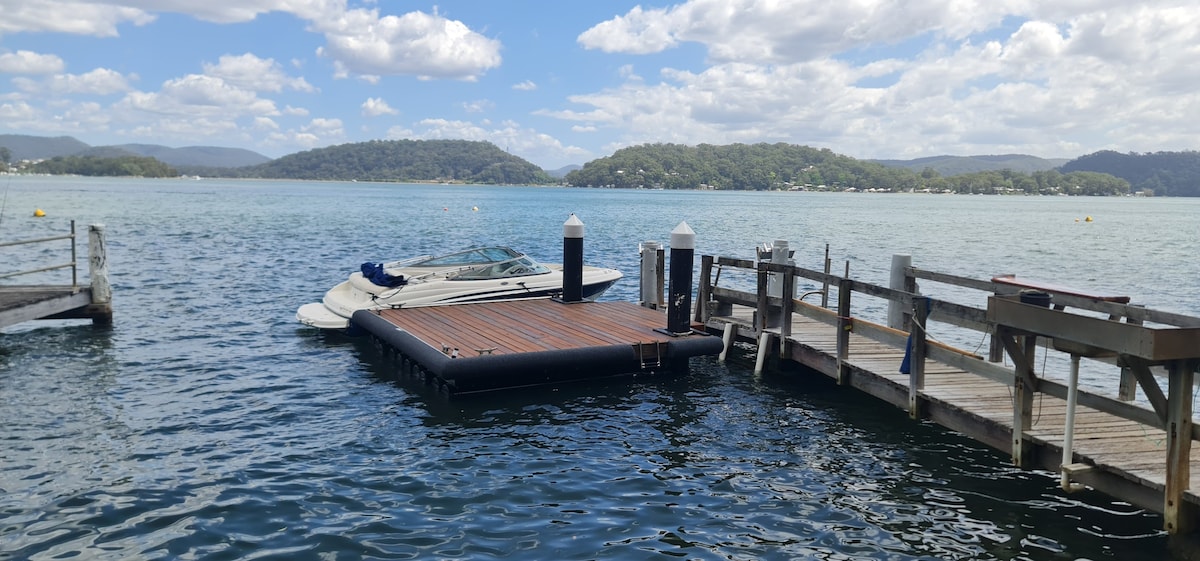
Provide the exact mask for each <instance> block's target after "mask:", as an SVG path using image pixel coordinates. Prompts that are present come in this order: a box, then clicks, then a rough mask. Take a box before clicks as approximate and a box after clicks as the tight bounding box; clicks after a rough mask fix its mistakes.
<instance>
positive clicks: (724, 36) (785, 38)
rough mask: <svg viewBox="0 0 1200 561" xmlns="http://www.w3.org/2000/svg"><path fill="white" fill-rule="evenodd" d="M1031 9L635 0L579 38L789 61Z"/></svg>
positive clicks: (970, 28)
mask: <svg viewBox="0 0 1200 561" xmlns="http://www.w3.org/2000/svg"><path fill="white" fill-rule="evenodd" d="M1029 9H1030V8H1028V7H1025V3H1024V2H969V3H963V2H959V1H956V0H933V1H928V2H921V3H912V2H893V1H891V0H860V1H857V2H763V1H761V0H690V1H688V2H684V3H682V4H677V5H675V6H672V7H670V8H660V9H650V10H646V9H643V8H641V7H640V6H638V7H635V8H633V9H632V10H630V11H629V13H627V14H625V15H621V16H616V17H614V18H612V19H610V20H608V21H605V22H602V23H599V24H597V25H595V26H593V27H592V28H591V29H588V30H586V31H584V32H583V33H582V34H580V35H579V38H578V41H579V43H580V44H581V45H583V46H584V47H585V48H589V49H598V50H601V51H604V52H612V53H630V54H649V53H656V52H661V51H664V50H667V49H670V48H674V47H676V46H678V45H679V44H681V43H685V42H695V43H700V44H702V45H705V46H706V47H707V48H708V53H709V56H710V57H711V58H712V59H713V60H714V61H716V62H738V61H740V62H763V63H766V62H771V63H787V62H798V61H804V60H811V59H814V58H819V57H823V56H829V55H832V54H834V53H840V52H844V51H847V50H851V49H855V48H862V47H866V46H870V45H887V44H894V43H897V42H899V41H902V40H905V39H909V38H912V37H918V36H922V35H926V34H936V35H938V36H942V37H948V38H951V39H961V38H964V37H967V36H968V35H970V34H971V33H974V32H978V31H982V30H985V29H989V28H991V27H993V26H995V25H996V24H998V23H1000V22H1001V21H1002V20H1003V18H1004V17H1006V16H1022V15H1024V14H1025V13H1026V12H1027V11H1028V10H1029Z"/></svg>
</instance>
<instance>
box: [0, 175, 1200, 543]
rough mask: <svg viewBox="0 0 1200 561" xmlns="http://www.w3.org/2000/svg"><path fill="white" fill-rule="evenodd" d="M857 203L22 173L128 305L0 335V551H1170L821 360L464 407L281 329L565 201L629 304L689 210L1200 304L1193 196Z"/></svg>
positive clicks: (848, 243) (548, 226)
mask: <svg viewBox="0 0 1200 561" xmlns="http://www.w3.org/2000/svg"><path fill="white" fill-rule="evenodd" d="M23 182H24V183H23ZM857 197H859V198H855V196H852V195H830V194H795V193H793V194H776V193H757V194H756V193H699V192H688V193H672V192H662V191H648V192H638V193H633V192H612V191H598V190H565V189H537V188H500V187H462V186H453V187H450V186H390V185H363V184H352V185H351V184H346V185H342V184H287V183H276V182H245V183H228V184H226V183H216V182H206V181H202V182H178V183H176V182H170V181H146V182H136V181H112V180H98V181H92V180H80V179H64V178H33V179H29V180H14V182H13V187H12V190H11V193H10V194H9V203H8V204H9V205H10V206H11V207H13V208H23V207H24V206H28V205H30V204H34V203H35V202H36V205H37V206H38V207H40V208H44V209H46V210H47V212H48V214H50V216H51V217H52V218H56V217H65V216H72V217H74V218H76V219H77V220H79V222H80V223H81V224H86V223H91V222H103V223H105V224H106V227H107V232H108V234H109V236H110V244H109V249H110V252H111V255H110V257H111V261H110V271H111V273H112V275H113V279H112V281H113V286H114V293H115V295H114V300H115V301H114V306H115V314H114V321H115V323H114V325H113V326H112V327H111V328H103V329H97V328H93V327H92V326H91V325H90V324H87V323H80V322H66V323H55V324H52V325H49V326H45V325H43V324H32V325H22V326H17V327H14V328H9V329H6V330H4V331H3V332H0V403H2V404H3V406H0V426H2V427H3V428H2V429H0V439H2V442H0V449H2V450H3V453H2V454H0V534H2V535H3V538H2V539H0V559H10V558H11V559H52V558H67V557H72V556H75V557H79V558H89V559H138V558H145V559H157V558H170V559H174V558H212V559H234V558H253V557H259V556H262V557H268V558H288V559H293V558H294V559H359V558H371V557H375V558H389V559H405V558H419V559H429V558H437V559H477V558H497V557H512V558H539V559H545V558H553V559H630V558H635V559H641V558H650V557H659V556H664V555H665V556H669V557H681V558H688V559H693V558H694V559H805V558H814V559H897V560H904V559H1080V558H1089V559H1101V558H1112V559H1160V558H1162V557H1163V555H1164V551H1165V543H1166V538H1165V536H1164V535H1163V534H1162V532H1161V531H1160V530H1159V528H1160V527H1161V525H1162V520H1161V518H1160V517H1158V516H1157V515H1154V514H1152V513H1146V512H1143V511H1140V510H1138V509H1135V508H1132V507H1130V506H1129V505H1124V504H1120V503H1115V502H1113V501H1112V500H1110V499H1108V498H1107V497H1104V496H1102V495H1098V494H1095V493H1090V492H1084V493H1077V494H1072V495H1069V496H1067V495H1064V494H1063V493H1061V492H1060V491H1059V490H1058V489H1057V479H1056V478H1055V477H1054V476H1053V475H1052V474H1046V473H1040V472H1026V471H1020V470H1015V469H1013V468H1011V467H1009V466H1008V465H1007V458H1006V457H1003V456H1002V455H1000V454H997V453H994V452H992V451H990V450H987V449H984V448H982V447H980V446H979V445H976V444H974V443H972V442H969V441H966V440H965V439H962V438H960V437H958V436H956V435H954V434H950V433H948V432H946V431H944V430H941V429H939V428H937V427H935V426H932V425H928V424H922V423H913V422H911V421H909V420H908V419H907V417H906V416H905V415H904V414H903V412H900V411H896V410H893V409H892V408H890V407H880V402H878V401H875V400H872V399H870V398H866V397H863V396H859V395H857V394H855V393H853V392H848V391H845V390H844V389H841V388H838V387H836V386H833V385H832V384H830V383H829V382H828V381H827V380H824V379H820V378H818V377H808V376H804V375H802V374H800V373H797V372H791V371H785V372H775V373H771V374H768V375H765V376H761V377H755V376H753V375H752V374H751V371H752V364H753V362H752V361H753V355H748V356H735V357H733V358H731V361H730V362H729V363H728V364H727V365H722V364H717V363H716V362H715V361H713V360H711V359H697V360H695V361H694V362H693V368H692V369H691V371H690V372H688V373H686V374H681V375H678V376H673V377H651V378H645V379H642V378H637V379H623V380H610V381H603V382H590V383H576V384H564V385H561V386H556V387H540V388H526V389H521V390H517V391H510V392H499V393H491V394H483V395H478V396H472V397H468V398H464V399H454V400H450V399H447V398H446V397H445V396H443V395H440V394H438V393H437V392H436V391H435V390H433V389H431V388H429V387H428V386H425V385H424V384H423V383H421V381H420V380H414V379H411V378H408V377H405V376H403V375H399V374H398V373H397V372H396V364H394V363H393V362H391V361H389V360H387V359H385V358H384V357H382V356H380V354H379V353H378V352H377V351H376V350H375V349H374V348H373V347H372V346H371V345H370V344H369V343H366V342H365V341H363V340H356V339H347V338H339V337H329V336H322V335H316V334H315V333H313V332H311V331H310V330H307V329H304V328H301V327H300V326H299V325H298V324H296V323H295V321H294V319H293V314H294V312H295V309H296V307H298V306H299V305H301V304H304V303H307V302H311V301H316V300H317V299H319V298H320V296H321V294H322V293H323V292H324V290H326V289H327V288H329V287H331V286H333V285H334V284H336V283H337V282H339V281H340V280H342V279H343V278H344V277H345V275H346V274H348V273H349V272H350V271H353V270H355V269H356V268H357V267H358V265H359V264H360V263H362V262H365V261H381V260H384V259H393V258H399V257H404V256H407V255H412V254H418V253H438V252H440V251H442V250H445V249H447V248H458V247H462V246H466V245H472V244H492V243H500V244H505V245H510V246H512V247H514V248H516V249H519V250H523V251H527V252H529V253H530V254H532V255H534V256H536V257H537V258H538V259H540V260H545V261H551V262H553V261H556V260H557V256H558V255H560V252H561V232H562V230H561V226H562V223H563V221H565V219H566V217H567V216H568V215H569V214H570V213H571V212H574V213H576V214H578V215H579V216H580V217H581V218H582V219H583V220H584V222H585V224H586V228H587V229H586V240H587V241H586V248H585V251H586V253H587V255H588V261H589V262H591V263H594V264H597V265H603V266H614V267H617V268H619V269H622V270H623V271H625V272H626V274H627V279H626V280H625V281H622V282H621V283H619V284H618V285H617V287H616V288H614V290H613V291H612V292H610V293H609V294H608V295H607V298H612V299H625V300H633V299H636V290H637V283H636V280H635V276H636V271H637V259H638V258H637V255H636V247H637V244H638V242H640V241H644V240H647V239H657V240H660V241H665V240H666V239H667V237H668V234H669V232H670V230H671V229H672V228H674V227H675V225H676V224H678V222H680V221H681V220H686V221H687V222H688V224H689V225H690V226H691V227H692V228H693V229H694V230H696V232H697V235H698V239H697V241H698V246H699V248H698V249H699V252H700V253H702V254H705V253H717V254H722V255H732V256H742V257H749V256H751V255H752V250H753V247H754V246H755V245H757V244H759V243H762V242H764V241H770V240H771V239H776V238H779V239H789V240H793V241H794V243H795V244H796V245H797V247H799V248H800V251H798V260H799V261H803V262H804V264H808V265H809V266H810V267H812V264H813V263H816V262H817V260H819V259H820V257H822V256H823V252H824V244H825V243H830V244H831V253H832V254H833V255H834V257H835V259H839V260H846V259H849V260H851V261H852V263H851V269H852V271H853V272H854V273H855V275H856V276H858V277H859V278H863V279H864V280H868V281H871V282H877V283H881V284H882V283H885V282H886V275H887V266H888V262H889V260H890V254H891V253H893V252H897V251H911V252H912V253H914V261H915V262H917V263H918V264H920V265H921V266H923V267H925V268H929V269H933V270H940V271H946V272H951V273H955V274H961V275H965V276H978V277H983V276H987V275H989V274H991V273H995V272H1017V273H1020V274H1027V275H1028V276H1030V277H1039V278H1049V279H1055V280H1057V279H1058V278H1059V274H1066V275H1069V276H1071V279H1069V280H1076V281H1079V282H1081V283H1083V284H1087V285H1089V286H1108V287H1110V288H1112V289H1114V290H1118V291H1128V292H1133V293H1136V294H1138V295H1145V296H1144V298H1145V299H1146V300H1147V301H1157V302H1161V303H1163V304H1165V307H1167V308H1169V309H1174V310H1176V311H1182V312H1189V311H1190V312H1193V313H1196V312H1197V310H1195V309H1194V306H1195V303H1194V302H1193V301H1192V300H1191V299H1190V298H1191V296H1190V295H1191V294H1194V291H1195V284H1194V279H1195V278H1200V275H1196V272H1197V271H1195V270H1189V269H1188V267H1197V266H1200V265H1196V264H1195V263H1194V260H1192V261H1187V263H1191V264H1190V265H1185V266H1182V267H1153V268H1152V269H1146V268H1145V267H1148V266H1149V265H1150V263H1157V262H1159V261H1160V260H1163V259H1168V258H1170V254H1169V253H1170V252H1180V253H1178V254H1175V255H1176V258H1178V255H1180V254H1186V255H1193V254H1194V253H1195V252H1196V250H1197V249H1200V248H1197V247H1196V243H1197V241H1196V239H1197V237H1196V236H1192V235H1185V234H1178V235H1176V236H1175V237H1170V236H1169V232H1167V231H1166V230H1170V231H1171V232H1180V231H1182V232H1185V233H1186V232H1192V233H1194V232H1195V230H1196V228H1195V227H1194V225H1195V220H1196V219H1195V218H1193V217H1195V216H1198V214H1197V213H1196V212H1194V210H1195V209H1192V208H1190V207H1188V205H1194V203H1192V202H1190V201H1185V202H1184V203H1178V204H1179V205H1182V206H1183V207H1186V208H1183V209H1182V210H1180V209H1179V208H1177V205H1176V204H1172V205H1166V204H1160V203H1159V202H1158V201H1129V202H1128V203H1129V204H1128V205H1123V203H1125V201H1117V200H1111V201H1110V200H1066V201H1064V200H1061V199H1052V200H1041V199H1038V200H1034V199H1028V200H1025V199H1022V200H1014V201H1010V200H1008V199H995V198H986V199H985V198H981V197H936V198H920V197H915V196H913V197H906V196H892V197H886V196H868V195H859V196H857ZM530 201H536V202H537V207H536V208H537V212H530V211H529V204H530ZM1082 204H1086V205H1087V207H1088V208H1087V209H1086V214H1090V215H1092V216H1095V217H1096V218H1097V220H1096V222H1094V223H1091V224H1089V225H1087V226H1086V227H1088V228H1092V229H1091V230H1086V231H1085V230H1082V229H1081V228H1077V225H1076V224H1075V223H1074V222H1073V221H1072V217H1073V216H1074V215H1076V214H1080V213H1082V212H1084V209H1082V208H1080V207H1079V206H1078V205H1082ZM997 205H1000V207H999V208H998V207H997ZM476 206H477V207H478V208H479V210H478V211H473V210H471V209H472V208H473V207H476ZM443 209H446V210H443ZM513 217H520V218H519V221H515V222H514V218H513ZM30 220H31V219H30ZM30 220H26V219H24V218H19V219H13V218H11V217H6V218H5V219H4V221H3V222H2V223H0V237H2V238H9V237H25V236H24V235H23V234H25V233H28V232H29V231H32V229H34V228H42V227H43V226H42V225H41V223H39V224H33V223H31V222H30ZM989 222H995V223H1002V224H1009V225H1010V226H1011V227H1010V228H1008V229H997V228H991V227H988V223H989ZM1172 222H1173V223H1174V225H1173V226H1171V227H1170V228H1159V226H1158V225H1159V224H1162V223H1172ZM1189 227H1190V228H1191V230H1188V228H1189ZM1147 229H1149V230H1153V231H1154V232H1153V233H1146V232H1143V230H1147ZM999 230H1004V231H999ZM1014 230H1015V231H1021V232H1025V233H1026V234H1027V235H1026V236H1024V237H1023V238H1022V239H1021V240H1019V243H1015V242H1014V241H1013V238H1012V234H1011V232H1012V231H1014ZM947 232H961V233H962V239H958V240H953V243H946V237H947V236H948V234H947ZM1114 246H1115V247H1119V248H1120V249H1121V251H1117V252H1109V251H1099V249H1100V248H1112V247H1114ZM1163 252H1168V253H1167V254H1164V253H1163ZM1115 253H1120V254H1122V255H1123V257H1122V262H1121V264H1120V266H1118V264H1117V263H1115V262H1114V261H1113V260H1114V259H1116V258H1115V257H1114V256H1113V255H1114V254H1115ZM1142 259H1145V260H1146V261H1144V262H1143V261H1141V260H1142ZM814 268H815V267H814ZM1001 268H1002V270H1001ZM1138 268H1142V269H1141V270H1142V271H1144V270H1156V271H1162V273H1163V275H1166V276H1164V277H1163V278H1162V279H1161V282H1160V281H1159V280H1155V281H1154V282H1153V283H1147V282H1146V279H1145V277H1144V276H1143V275H1142V274H1140V273H1138V272H1137V269H1138ZM1097 270H1103V271H1107V272H1106V273H1104V274H1097V273H1096V271H1097ZM1085 272H1086V274H1085ZM1089 279H1091V280H1089ZM1093 280H1094V282H1096V283H1097V284H1096V285H1092V282H1093ZM1110 283H1111V284H1110ZM1143 284H1152V286H1142V285H1143ZM1140 299H1142V298H1139V300H1140ZM1189 308H1192V309H1190V310H1189ZM740 352H746V351H745V350H742V351H740ZM735 354H736V353H735Z"/></svg>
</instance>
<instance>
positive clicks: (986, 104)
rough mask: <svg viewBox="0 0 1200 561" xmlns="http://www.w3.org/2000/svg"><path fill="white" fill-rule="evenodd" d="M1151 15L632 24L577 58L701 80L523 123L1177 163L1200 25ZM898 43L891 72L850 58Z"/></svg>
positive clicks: (938, 13) (803, 11)
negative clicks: (685, 48) (1140, 154)
mask: <svg viewBox="0 0 1200 561" xmlns="http://www.w3.org/2000/svg"><path fill="white" fill-rule="evenodd" d="M1159 4H1165V3H1158V2H1148V3H1139V4H1126V3H1122V2H1116V1H1098V2H1092V3H1089V4H1087V5H1080V4H1072V5H1070V6H1069V8H1068V7H1067V6H1066V5H1062V4H1054V5H1052V6H1050V5H1047V6H1033V5H1031V4H1025V3H1019V4H1016V5H1015V7H1014V5H1011V4H1009V3H1004V2H996V3H969V4H965V5H963V6H961V7H962V8H963V9H961V10H950V9H947V5H948V4H946V3H945V2H940V3H927V4H923V5H921V6H919V7H916V8H914V7H912V6H910V5H909V4H904V5H903V6H901V5H900V4H895V3H891V2H883V1H864V2H855V3H842V4H828V3H827V4H821V5H818V6H813V5H808V4H807V3H774V2H752V1H751V0H734V1H726V2H716V1H711V0H693V1H690V2H686V3H684V4H679V5H676V6H674V7H672V8H667V9H655V10H642V9H640V8H639V9H634V10H631V11H630V12H629V13H627V14H625V15H624V16H621V17H617V18H614V19H612V20H609V21H607V22H604V23H602V24H599V25H597V26H595V27H593V28H592V29H590V30H588V31H586V32H585V33H583V34H581V35H580V36H579V39H578V40H579V43H580V44H581V45H583V46H585V47H588V48H593V49H600V50H604V51H608V52H622V53H653V52H658V51H661V50H664V49H668V48H671V47H673V46H676V45H678V44H680V43H682V42H685V41H687V42H695V43H699V44H701V45H703V46H704V47H706V48H707V53H708V56H709V59H710V64H709V65H708V66H707V67H706V68H704V69H702V70H698V71H682V70H677V69H671V68H665V69H662V70H661V71H660V75H659V76H658V80H657V81H655V82H647V81H646V80H643V79H641V78H638V77H637V76H636V75H634V74H633V73H632V71H629V72H628V73H627V77H626V81H625V82H624V83H623V84H621V85H619V86H616V87H612V88H607V89H604V90H601V91H596V92H593V93H588V94H581V95H576V96H573V97H571V98H570V101H571V102H573V103H574V104H576V106H577V108H576V109H572V110H557V111H554V110H544V111H539V112H537V113H538V114H539V115H545V116H553V117H557V118H560V119H563V120H567V121H571V122H574V123H575V125H574V128H575V130H578V131H595V130H608V131H617V132H618V133H619V134H620V140H618V141H616V142H614V144H613V145H614V146H619V145H628V144H637V143H641V142H671V141H673V142H684V143H689V144H696V143H700V142H711V143H729V142H758V141H766V142H772V141H784V142H794V143H800V144H812V145H818V146H828V147H830V148H831V149H834V150H836V151H839V152H842V153H848V154H852V155H857V156H859V157H903V156H906V155H908V156H919V155H932V154H940V153H956V154H969V153H998V152H1002V151H1020V152H1025V153H1035V154H1042V155H1046V156H1064V155H1071V156H1073V155H1079V153H1081V152H1083V151H1091V150H1095V149H1100V148H1104V147H1110V146H1111V147H1118V148H1119V149H1122V150H1130V149H1134V150H1136V149H1142V150H1150V149H1165V148H1163V147H1164V146H1172V147H1177V148H1176V149H1178V148H1179V147H1182V148H1189V149H1194V146H1195V140H1194V137H1192V138H1191V139H1190V140H1189V138H1188V134H1187V133H1188V130H1187V127H1179V126H1178V123H1180V122H1188V120H1189V119H1193V118H1194V115H1196V114H1200V94H1198V93H1196V92H1200V74H1198V73H1196V72H1195V71H1194V70H1193V68H1194V62H1192V61H1195V60H1197V59H1198V57H1200V10H1194V9H1184V8H1180V7H1178V6H1170V5H1168V6H1167V7H1165V8H1164V7H1159V6H1158V5H1159ZM1022 19H1025V21H1023V22H1022ZM780 21H787V22H789V24H788V25H779V24H778V22H780ZM1010 26H1011V27H1010ZM1014 27H1015V29H1014ZM1006 29H1007V30H1009V31H1008V32H1007V33H1006V32H1004V30H1006ZM900 41H907V42H908V43H907V44H906V45H905V46H904V48H903V49H901V50H900V51H895V52H897V53H898V54H897V55H894V58H889V59H879V58H875V59H874V60H871V59H869V58H868V57H864V56H862V52H860V51H862V50H863V49H873V48H879V47H881V46H883V45H887V44H889V43H895V42H900ZM879 50H881V51H884V52H890V51H889V50H888V49H879ZM860 58H862V59H866V60H865V61H864V62H855V61H856V59H860ZM1172 122H1174V123H1176V124H1175V126H1172V125H1171V124H1170V123H1172ZM1134 123H1137V126H1133V124H1134Z"/></svg>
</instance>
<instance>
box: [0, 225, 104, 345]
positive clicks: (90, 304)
mask: <svg viewBox="0 0 1200 561" xmlns="http://www.w3.org/2000/svg"><path fill="white" fill-rule="evenodd" d="M75 238H76V235H75V222H74V221H72V222H71V231H70V233H69V234H63V235H61V236H51V237H45V238H38V239H29V240H21V241H13V242H3V243H0V249H3V248H9V247H17V246H27V245H34V244H46V243H50V242H54V241H59V240H70V242H71V245H70V260H69V261H67V262H66V263H61V264H55V265H47V266H43V267H38V268H35V269H28V270H19V271H0V281H4V280H6V279H10V278H14V277H18V276H22V275H32V274H35V273H41V272H45V271H54V270H60V269H70V270H71V284H39V285H17V284H0V328H3V327H8V326H10V325H15V324H18V323H24V322H26V321H32V320H39V319H68V318H86V319H91V320H92V322H93V323H97V324H108V323H111V322H112V290H111V288H110V286H109V283H108V265H107V261H108V260H107V257H106V254H105V245H104V226H103V225H101V224H93V225H91V226H90V227H89V228H88V266H89V272H90V274H89V276H90V280H91V282H90V284H88V285H86V286H85V285H80V284H79V272H78V270H79V266H78V263H77V258H76V257H77V252H76V245H75ZM6 261H7V260H6ZM7 262H9V263H12V262H15V261H7Z"/></svg>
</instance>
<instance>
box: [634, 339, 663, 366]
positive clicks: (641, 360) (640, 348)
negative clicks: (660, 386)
mask: <svg viewBox="0 0 1200 561" xmlns="http://www.w3.org/2000/svg"><path fill="white" fill-rule="evenodd" d="M633 348H634V350H636V351H637V355H638V364H640V365H641V368H642V370H646V369H653V368H659V367H661V366H662V365H663V357H664V356H666V354H667V344H666V343H665V342H662V341H655V342H653V343H642V342H638V343H637V344H635V345H634V346H633Z"/></svg>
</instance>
